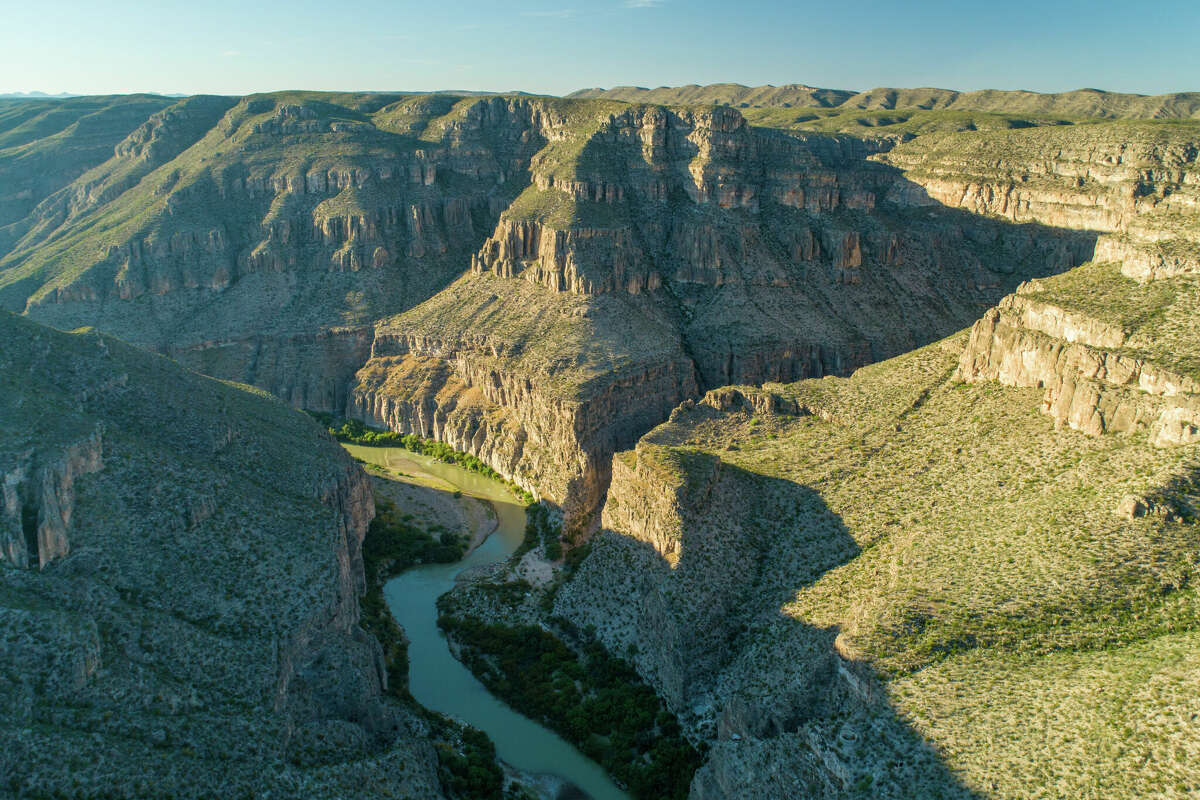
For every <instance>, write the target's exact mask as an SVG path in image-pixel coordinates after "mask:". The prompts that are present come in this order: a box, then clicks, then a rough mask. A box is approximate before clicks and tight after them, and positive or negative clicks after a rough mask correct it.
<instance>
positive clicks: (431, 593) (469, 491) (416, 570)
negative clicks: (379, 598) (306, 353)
mask: <svg viewBox="0 0 1200 800" xmlns="http://www.w3.org/2000/svg"><path fill="white" fill-rule="evenodd" d="M347 449H349V450H350V451H351V452H352V453H353V454H354V455H355V456H357V457H358V458H361V459H362V460H364V461H370V462H373V463H376V464H380V465H383V466H387V467H388V468H390V469H392V470H396V469H398V470H400V471H402V472H407V473H416V474H420V473H426V474H429V475H432V476H434V477H436V478H440V479H441V480H443V481H445V482H447V483H450V484H451V485H453V486H455V487H456V488H457V489H458V490H459V491H461V492H462V493H463V494H465V495H471V496H474V497H478V498H482V499H484V500H488V501H490V502H491V504H492V505H493V506H494V507H495V509H496V513H497V515H498V517H499V528H497V530H496V531H495V532H494V533H492V534H491V535H490V536H489V537H488V538H487V540H486V541H484V542H483V544H481V545H480V546H479V547H477V548H476V549H475V550H474V551H472V552H471V553H470V554H468V555H467V556H466V557H465V558H464V559H462V560H461V561H458V562H456V563H454V564H426V565H423V566H418V567H413V568H411V569H409V570H406V571H405V572H404V573H403V574H401V575H400V576H398V577H396V578H393V579H392V580H390V581H388V583H387V585H385V586H384V596H385V598H386V599H387V604H388V608H389V609H390V610H391V612H392V616H394V617H395V618H396V621H397V622H399V623H400V625H401V626H402V627H403V628H404V632H405V633H406V634H407V635H408V638H409V641H410V644H409V647H408V662H409V666H408V680H409V690H410V691H411V692H412V695H413V697H415V698H416V699H417V702H419V703H420V704H421V705H423V706H425V707H426V708H430V709H433V710H434V711H438V712H440V713H442V714H447V715H449V716H452V717H456V718H458V719H460V720H462V721H463V722H466V723H468V724H470V725H473V726H474V727H476V728H479V729H480V730H482V731H484V732H485V733H487V735H488V736H490V737H491V739H492V741H493V742H495V743H496V753H497V755H498V756H499V757H500V758H501V759H503V760H504V761H505V762H506V763H508V764H510V765H512V766H513V767H515V768H517V769H518V770H521V771H523V772H529V773H537V774H549V775H555V776H557V777H559V778H563V779H565V780H566V781H568V782H569V783H571V784H574V785H575V786H577V787H579V788H580V789H582V790H583V791H584V792H586V793H587V794H588V795H589V796H591V797H592V798H595V800H630V797H629V795H628V794H627V793H625V792H623V791H622V790H621V789H620V788H618V787H617V786H616V784H614V783H613V782H612V779H611V778H609V777H608V774H607V773H606V772H605V771H604V770H603V769H601V768H600V767H599V765H597V764H596V763H595V762H594V761H592V760H591V759H589V758H587V757H585V756H584V755H583V754H581V753H580V752H579V751H578V750H576V749H575V748H574V747H572V746H571V745H570V744H568V743H567V742H566V741H565V740H564V739H562V738H561V737H560V736H558V735H557V734H555V733H553V732H551V731H550V730H547V729H546V728H543V727H542V726H541V725H539V724H537V723H535V722H533V721H532V720H530V719H529V718H527V717H524V716H522V715H520V714H518V713H517V712H515V711H513V710H512V709H511V708H509V707H508V706H507V705H505V704H504V703H503V702H501V701H500V700H499V699H497V698H495V697H493V696H492V695H491V693H489V692H488V690H487V689H486V688H485V687H484V685H483V684H482V683H480V682H479V681H478V680H477V679H476V678H475V676H474V675H472V674H471V672H470V670H468V669H467V668H466V667H465V666H463V665H462V664H461V663H460V662H459V661H458V660H457V659H456V658H454V656H453V655H451V654H450V649H449V646H448V644H447V642H446V637H445V635H444V634H443V633H442V631H441V630H440V629H439V628H438V626H437V599H438V597H439V596H441V595H442V594H444V593H445V592H448V591H449V590H450V589H452V588H453V587H454V579H455V577H456V576H457V575H458V574H459V573H460V572H462V571H463V570H466V569H470V568H472V567H479V566H483V565H486V564H491V563H493V562H496V561H502V560H504V559H506V558H508V557H509V556H510V555H511V554H512V552H513V551H514V550H516V548H517V546H518V545H520V544H521V541H522V539H523V538H524V536H525V508H524V506H522V505H520V504H519V503H518V502H517V500H516V499H515V498H514V497H513V495H512V493H511V492H509V491H508V489H507V488H506V487H505V486H504V485H503V484H501V483H499V482H497V481H493V480H490V479H488V478H485V477H483V476H482V475H477V474H475V473H473V472H468V471H467V470H465V469H463V468H461V467H458V466H455V465H453V464H445V463H443V462H440V461H437V460H435V459H433V458H430V457H428V456H421V455H417V454H415V453H410V452H409V451H407V450H402V449H399V448H378V447H371V448H367V447H354V446H350V447H348V448H347Z"/></svg>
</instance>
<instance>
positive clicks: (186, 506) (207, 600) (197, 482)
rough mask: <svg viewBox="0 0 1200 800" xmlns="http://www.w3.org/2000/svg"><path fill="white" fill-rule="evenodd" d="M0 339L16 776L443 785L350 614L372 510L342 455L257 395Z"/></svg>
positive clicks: (1, 610) (118, 781) (90, 342)
mask: <svg viewBox="0 0 1200 800" xmlns="http://www.w3.org/2000/svg"><path fill="white" fill-rule="evenodd" d="M0 329H2V334H3V335H2V336H0V385H2V386H3V392H2V393H0V397H2V399H0V486H2V490H0V543H2V545H3V549H2V552H0V572H2V573H3V584H4V587H5V588H4V591H3V593H2V594H0V642H3V643H4V646H3V647H0V697H2V698H3V700H4V702H3V703H0V718H2V719H3V724H2V725H0V730H2V731H3V733H0V739H3V746H2V747H0V751H2V753H3V755H0V765H3V771H4V774H5V776H6V781H7V783H6V786H7V787H8V788H9V789H10V790H13V791H16V792H17V793H18V794H20V793H23V792H44V793H48V794H53V793H56V792H57V793H70V794H80V793H84V794H86V793H91V792H96V791H105V792H115V793H118V794H122V795H155V796H161V795H165V794H172V795H175V796H181V797H202V796H211V795H213V794H221V793H228V792H231V791H232V792H235V793H236V792H239V791H240V792H248V793H251V794H258V793H262V792H266V791H268V790H269V791H272V792H276V791H283V792H285V793H295V794H303V795H305V796H317V797H321V796H324V797H347V796H359V795H361V796H367V795H370V796H377V792H379V791H396V792H400V793H412V794H418V795H421V796H437V795H438V793H439V789H438V779H437V775H436V758H435V756H434V753H433V750H432V747H431V746H430V745H429V744H428V743H427V742H426V741H424V740H423V739H422V732H423V731H424V728H423V723H420V722H419V721H417V720H415V719H414V718H412V717H411V716H410V714H409V712H407V711H404V710H403V709H401V708H399V707H397V706H394V705H391V704H390V703H389V702H388V701H386V700H385V699H384V696H383V690H384V688H385V685H386V680H387V678H386V671H385V669H384V665H383V663H382V651H381V649H380V647H379V645H378V643H377V642H375V640H374V639H373V638H372V637H371V636H369V635H368V634H367V633H366V632H365V631H363V630H362V629H361V628H360V627H359V625H358V620H359V609H358V596H359V594H360V593H361V592H362V591H363V590H364V576H363V565H362V556H361V549H360V547H361V542H362V537H363V535H364V533H365V531H366V527H367V524H368V522H369V521H370V520H371V518H372V516H373V515H374V505H373V501H372V497H371V490H370V484H369V482H368V480H367V478H366V476H365V475H364V474H363V472H362V470H361V469H360V468H359V467H358V466H357V465H356V464H355V463H354V462H353V461H352V460H351V459H350V458H349V456H348V455H346V454H345V453H344V452H343V451H342V449H341V448H340V447H339V446H338V445H337V444H336V443H335V442H334V441H332V439H331V438H330V437H329V436H328V435H327V434H325V433H323V432H321V431H320V430H319V428H318V427H317V426H316V425H315V424H314V423H313V422H312V421H311V420H309V419H307V418H306V417H305V415H303V414H301V413H299V412H297V411H294V410H291V409H289V408H287V407H286V406H285V405H284V404H282V403H280V402H279V401H277V400H274V399H272V398H270V397H267V396H265V395H263V394H262V393H261V392H258V391H256V390H251V389H249V388H248V387H239V386H236V385H230V384H225V383H221V382H219V381H215V380H212V379H208V378H203V377H201V376H199V375H196V374H194V373H190V372H187V371H185V370H183V369H181V368H180V367H179V366H178V365H176V364H175V363H173V362H171V361H168V360H167V359H164V358H161V357H158V356H153V355H149V354H147V353H144V352H141V351H138V350H135V349H134V348H132V347H130V346H128V345H126V344H124V343H122V342H120V341H118V340H115V339H111V338H108V337H105V336H101V335H99V334H96V333H87V332H83V333H77V334H74V335H70V334H63V333H59V332H56V331H52V330H50V329H48V328H44V327H41V326H39V325H35V324H34V323H31V322H28V321H25V320H22V319H20V318H17V317H13V316H11V315H8V314H5V315H4V316H3V318H0ZM364 793H365V794H364Z"/></svg>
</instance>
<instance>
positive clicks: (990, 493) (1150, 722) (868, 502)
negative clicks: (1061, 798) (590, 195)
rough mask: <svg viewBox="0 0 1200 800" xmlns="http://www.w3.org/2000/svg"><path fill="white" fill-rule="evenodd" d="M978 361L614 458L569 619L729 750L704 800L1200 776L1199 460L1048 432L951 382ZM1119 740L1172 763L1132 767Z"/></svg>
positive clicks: (931, 364)
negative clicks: (1195, 749)
mask: <svg viewBox="0 0 1200 800" xmlns="http://www.w3.org/2000/svg"><path fill="white" fill-rule="evenodd" d="M1085 272H1086V269H1085ZM1107 274H1111V275H1115V276H1116V277H1118V278H1120V280H1124V281H1128V282H1129V283H1131V284H1133V283H1134V282H1133V281H1130V280H1129V279H1127V278H1124V277H1122V276H1120V273H1119V272H1118V271H1117V270H1116V269H1112V270H1111V272H1109V273H1107ZM1068 275H1070V273H1068ZM1135 285H1136V284H1135ZM1006 313H1012V308H1011V307H1009V308H1007V309H1006V310H1005V311H1002V312H1001V320H1003V319H1004V315H1005V314H1006ZM1057 319H1058V320H1059V324H1060V325H1061V326H1064V327H1063V329H1064V330H1065V329H1067V328H1069V327H1070V326H1072V325H1075V326H1076V327H1078V323H1077V322H1072V321H1069V320H1067V319H1066V318H1065V317H1062V316H1058V317H1057ZM982 325H983V323H981V326H982ZM976 333H978V329H977V331H976ZM1093 333H1094V334H1096V335H1102V334H1103V331H1102V330H1101V329H1099V328H1097V329H1096V330H1095V331H1093ZM975 347H976V342H975V334H973V335H972V337H971V338H970V341H969V340H968V336H967V335H965V334H960V335H958V336H955V337H953V338H952V339H949V340H946V341H944V342H941V343H938V344H935V345H931V346H929V347H926V348H923V349H920V350H917V351H915V352H913V353H911V354H908V355H905V356H901V357H898V358H895V359H891V360H888V361H884V362H881V363H879V364H876V365H872V366H870V367H866V368H863V369H860V370H859V371H857V372H856V373H855V374H854V375H853V376H852V377H851V378H848V379H843V378H832V377H831V378H824V379H821V380H806V381H800V382H798V383H794V384H787V385H780V384H772V385H769V386H767V387H764V388H761V389H756V388H749V387H746V388H737V389H733V388H730V389H723V390H719V391H714V392H710V393H708V394H707V395H706V396H705V398H704V399H703V401H702V402H699V403H695V404H684V405H683V406H681V407H680V408H679V409H678V410H677V411H676V412H674V413H673V414H672V415H671V420H670V421H669V422H667V423H665V424H664V425H662V426H659V427H658V428H656V429H655V430H654V431H652V432H651V433H650V434H648V435H647V436H646V437H644V438H643V439H642V440H641V441H640V442H639V443H638V445H637V447H636V448H635V449H634V450H632V451H629V452H626V453H620V454H618V455H617V457H616V458H615V459H614V462H613V464H614V465H613V480H612V485H611V487H610V490H609V496H608V502H607V504H606V506H605V509H604V517H603V532H602V533H601V534H599V535H598V536H597V537H595V538H594V539H593V542H592V545H591V548H590V553H589V554H588V556H587V557H586V559H584V561H583V563H582V565H581V566H580V567H579V569H578V570H577V571H576V572H575V573H574V575H573V576H572V577H571V578H570V580H569V582H567V583H566V584H565V585H564V586H563V587H562V588H561V589H559V591H558V593H557V595H556V599H555V605H554V611H553V613H555V614H557V615H561V616H565V617H567V618H568V619H570V620H571V621H573V622H575V623H576V624H577V625H579V626H580V627H584V626H587V625H594V626H595V630H596V634H597V635H598V636H599V637H600V639H601V640H602V641H603V642H604V643H605V644H606V645H607V646H608V647H609V648H610V649H611V650H613V651H614V652H619V653H626V654H630V657H631V659H632V661H633V662H634V663H635V664H636V666H637V668H638V670H639V672H640V673H641V674H642V675H643V676H644V677H646V679H647V680H648V681H650V682H651V683H652V684H653V685H655V687H656V688H657V689H658V690H659V691H660V692H661V693H662V695H663V696H664V697H665V698H667V700H668V701H669V702H670V704H671V705H672V708H673V709H674V710H676V711H677V712H679V713H680V714H681V716H682V718H683V720H684V721H685V722H686V723H687V724H688V725H689V727H690V729H691V731H692V733H693V736H695V737H697V738H699V739H703V740H707V741H709V742H710V743H711V749H710V751H709V756H708V761H707V763H706V764H705V766H704V767H702V768H701V770H700V771H699V772H698V773H697V774H696V777H695V779H694V782H693V785H692V797H694V798H700V799H702V800H714V799H715V798H733V797H764V798H797V797H847V798H848V797H855V796H861V794H862V793H863V792H864V791H867V790H868V789H869V793H870V794H871V796H875V797H896V798H900V797H928V796H937V795H941V796H946V797H977V796H989V797H1013V798H1016V797H1028V796H1030V795H1031V794H1036V793H1037V792H1038V791H1042V790H1045V791H1051V792H1054V793H1062V794H1068V795H1075V794H1079V793H1081V792H1083V793H1086V791H1087V790H1086V788H1085V787H1086V786H1088V785H1090V783H1091V782H1092V781H1094V780H1106V781H1107V780H1109V778H1111V777H1112V776H1118V775H1119V776H1120V777H1119V778H1114V779H1113V780H1112V781H1111V782H1110V783H1107V784H1106V787H1107V788H1106V792H1107V794H1108V795H1109V796H1112V797H1129V798H1133V797H1139V796H1142V795H1143V794H1144V793H1146V792H1151V793H1153V792H1154V791H1156V789H1155V788H1154V787H1155V786H1161V785H1162V781H1163V780H1171V781H1178V780H1182V781H1184V782H1185V783H1186V782H1189V781H1194V780H1195V778H1196V772H1195V766H1194V765H1193V764H1191V763H1190V761H1189V760H1188V759H1187V758H1186V756H1184V755H1183V754H1184V753H1186V752H1187V750H1188V748H1190V747H1191V746H1193V744H1194V743H1195V732H1194V730H1191V728H1190V726H1189V725H1188V724H1187V723H1186V721H1185V718H1180V717H1179V716H1178V710H1179V708H1180V707H1181V705H1180V698H1182V697H1185V696H1188V695H1189V693H1190V692H1191V691H1193V689H1194V688H1195V686H1196V677H1195V671H1194V670H1195V669H1196V666H1197V664H1200V638H1198V633H1197V627H1196V619H1197V618H1196V615H1195V612H1196V602H1197V599H1196V596H1195V591H1194V589H1192V588H1191V578H1190V577H1189V576H1190V575H1191V574H1192V572H1194V569H1193V568H1194V564H1195V538H1194V535H1195V522H1194V519H1195V518H1194V508H1195V507H1196V500H1195V498H1196V484H1195V454H1194V451H1193V448H1191V447H1186V446H1184V447H1156V446H1154V444H1155V443H1154V442H1153V441H1152V440H1151V436H1150V433H1149V431H1147V430H1131V431H1129V432H1127V433H1123V434H1120V435H1105V436H1090V435H1088V434H1086V433H1084V432H1079V431H1075V430H1072V429H1071V428H1069V427H1065V426H1064V427H1062V428H1057V429H1056V428H1055V426H1054V425H1053V423H1052V421H1051V420H1050V419H1047V418H1046V417H1045V416H1044V415H1042V414H1041V413H1040V397H1041V393H1040V392H1039V391H1036V390H1032V389H1029V388H1021V387H1004V386H999V385H997V384H995V383H993V382H988V381H984V382H977V383H962V382H961V381H958V380H956V379H955V377H954V374H955V372H956V370H959V369H961V367H960V366H959V364H960V363H966V362H967V361H968V359H969V358H971V356H970V354H971V353H972V351H973V350H974V349H975ZM1018 360H1019V359H1018ZM1013 363H1015V361H1014V362H1013ZM1184 565H1188V566H1184ZM1181 570H1182V571H1181ZM1127 698H1128V699H1127ZM1192 705H1193V704H1190V703H1188V702H1186V701H1185V702H1183V707H1187V708H1188V709H1189V710H1187V711H1185V712H1184V713H1185V717H1186V714H1188V713H1191V711H1190V709H1191V706H1192ZM1165 718H1169V719H1171V720H1173V721H1172V722H1168V723H1165V724H1160V723H1159V721H1160V720H1163V719H1165ZM1123 730H1134V731H1137V732H1138V733H1137V734H1135V735H1136V737H1137V740H1138V741H1139V742H1141V743H1143V744H1144V745H1145V746H1148V747H1154V748H1159V747H1161V748H1165V749H1163V750H1162V751H1161V752H1164V753H1167V752H1172V753H1174V754H1175V755H1172V756H1166V757H1164V758H1163V759H1162V760H1160V761H1158V762H1156V763H1155V765H1154V767H1153V768H1152V769H1148V770H1140V769H1136V768H1133V767H1134V764H1135V763H1137V761H1136V757H1134V758H1132V759H1131V758H1130V756H1129V755H1128V753H1127V752H1124V751H1120V750H1113V749H1110V748H1107V747H1105V745H1104V744H1103V742H1104V741H1106V738H1107V737H1108V736H1117V735H1119V733H1118V732H1119V731H1123ZM1048 741H1050V742H1053V743H1054V746H1053V747H1047V742H1048ZM1167 776H1169V777H1167ZM1046 787H1054V788H1053V789H1049V788H1046Z"/></svg>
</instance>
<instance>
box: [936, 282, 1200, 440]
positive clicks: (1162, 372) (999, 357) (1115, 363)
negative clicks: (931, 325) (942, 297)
mask: <svg viewBox="0 0 1200 800" xmlns="http://www.w3.org/2000/svg"><path fill="white" fill-rule="evenodd" d="M1124 344H1125V334H1124V332H1123V331H1122V330H1120V329H1119V328H1115V327H1114V326H1112V325H1108V324H1105V323H1102V322H1097V321H1095V320H1091V319H1089V318H1087V317H1086V316H1084V315H1082V314H1079V313H1073V312H1070V311H1067V310H1063V309H1061V308H1057V307H1054V306H1050V305H1046V304H1044V303H1038V302H1036V301H1032V300H1029V299H1027V298H1025V297H1023V296H1021V295H1020V294H1016V295H1012V296H1010V297H1007V298H1005V300H1004V301H1003V302H1002V303H1001V304H1000V306H999V307H998V308H995V309H992V310H991V311H989V312H988V313H987V314H985V315H984V317H983V318H982V319H981V320H979V322H977V323H976V324H975V326H974V327H973V328H972V329H971V337H970V340H969V343H968V345H967V348H966V350H965V351H964V352H963V356H962V360H961V361H960V363H959V367H958V371H957V373H956V375H957V377H958V379H960V380H963V381H967V382H974V381H983V380H995V381H999V382H1001V383H1003V384H1006V385H1009V386H1026V387H1037V388H1044V389H1045V390H1046V393H1045V397H1044V399H1043V401H1042V408H1043V410H1044V411H1045V412H1046V413H1047V414H1049V415H1050V416H1051V417H1053V418H1054V420H1055V422H1056V424H1059V425H1067V426H1069V427H1071V428H1074V429H1076V430H1081V431H1084V432H1085V433H1089V434H1092V435H1095V436H1099V435H1101V434H1104V433H1120V432H1132V431H1138V430H1146V431H1148V432H1149V435H1150V437H1151V439H1152V440H1153V441H1154V442H1155V444H1157V445H1160V446H1167V445H1173V444H1188V443H1191V442H1195V441H1200V383H1197V382H1196V381H1195V380H1193V379H1192V378H1189V377H1187V376H1185V375H1180V374H1177V373H1174V372H1172V371H1171V370H1168V369H1164V368H1162V367H1160V366H1157V365H1156V364H1153V363H1151V362H1148V361H1147V360H1145V359H1144V358H1138V357H1135V356H1133V355H1128V354H1125V353H1122V352H1121V347H1122V345H1124Z"/></svg>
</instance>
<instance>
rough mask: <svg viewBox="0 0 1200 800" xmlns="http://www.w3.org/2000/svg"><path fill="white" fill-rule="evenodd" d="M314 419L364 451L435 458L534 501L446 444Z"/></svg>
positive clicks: (340, 421)
mask: <svg viewBox="0 0 1200 800" xmlns="http://www.w3.org/2000/svg"><path fill="white" fill-rule="evenodd" d="M308 413H309V414H310V415H311V416H312V417H313V418H314V419H316V420H317V421H318V422H320V423H321V424H322V425H324V426H325V427H327V428H328V429H329V432H330V433H331V434H333V436H334V438H336V439H337V440H338V441H339V442H346V443H349V444H357V445H363V446H366V447H399V448H402V449H404V450H408V451H409V452H411V453H417V454H419V455H423V456H429V457H431V458H436V459H437V460H438V461H441V462H443V463H446V464H454V465H456V466H459V467H462V468H463V469H465V470H467V471H468V472H474V473H477V474H479V475H482V476H483V477H485V478H490V479H491V480H494V481H497V482H499V483H502V484H504V485H505V486H507V487H508V489H509V491H511V492H512V493H513V494H515V495H516V496H517V497H519V498H520V499H521V500H523V501H524V502H525V504H526V505H529V504H531V503H533V502H534V497H533V495H532V494H530V493H529V492H528V491H526V490H525V489H523V488H521V487H520V486H518V485H517V484H515V483H513V482H512V481H510V480H508V479H507V478H505V477H504V476H503V475H501V474H500V473H499V472H496V470H494V469H492V468H491V467H489V466H488V465H487V464H485V463H484V462H483V461H481V460H479V459H478V458H476V457H475V456H473V455H471V454H470V453H464V452H462V451H461V450H455V449H454V448H453V447H451V446H450V445H448V444H446V443H445V442H439V441H436V440H434V439H424V438H422V437H420V436H416V435H415V434H411V433H396V432H395V431H381V430H378V429H376V428H369V427H367V426H366V425H363V424H362V423H361V422H359V421H358V420H356V419H346V420H343V419H337V418H335V417H334V416H333V415H332V414H327V413H324V412H319V411H310V412H308Z"/></svg>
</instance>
